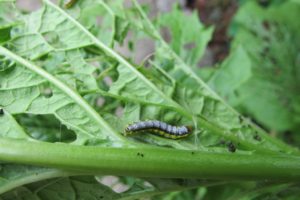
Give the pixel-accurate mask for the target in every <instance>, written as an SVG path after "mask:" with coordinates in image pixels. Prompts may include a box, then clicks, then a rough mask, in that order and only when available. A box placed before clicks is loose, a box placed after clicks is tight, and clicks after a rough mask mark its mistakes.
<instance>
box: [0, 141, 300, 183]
mask: <svg viewBox="0 0 300 200" xmlns="http://www.w3.org/2000/svg"><path fill="white" fill-rule="evenodd" d="M0 160H2V161H8V162H15V163H22V164H31V165H40V166H48V167H56V168H62V169H68V170H74V171H75V170H78V172H86V173H91V174H99V173H100V174H113V175H122V176H135V177H160V178H202V179H203V178H205V179H218V180H221V179H223V180H288V181H298V180H299V179H300V157H297V156H291V155H264V154H251V155H248V154H247V155H243V154H237V153H209V152H199V151H195V152H193V151H183V150H174V149H168V148H105V147H94V146H76V145H68V144H51V143H44V142H27V141H21V140H14V139H3V138H1V139H0Z"/></svg>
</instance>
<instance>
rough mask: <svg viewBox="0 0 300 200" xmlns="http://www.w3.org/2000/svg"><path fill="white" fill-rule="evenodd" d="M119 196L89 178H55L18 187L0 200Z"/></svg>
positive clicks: (113, 197) (106, 197)
mask: <svg viewBox="0 0 300 200" xmlns="http://www.w3.org/2000/svg"><path fill="white" fill-rule="evenodd" d="M118 197H120V195H118V194H117V193H115V192H114V191H112V190H111V189H110V188H108V187H106V186H104V185H101V184H100V183H99V182H97V181H96V180H95V178H93V177H91V176H78V177H70V178H56V179H50V180H47V181H40V182H36V183H32V184H28V185H26V186H23V187H19V188H17V189H15V190H13V191H11V192H8V193H6V194H4V195H2V196H1V198H2V199H16V200H19V199H28V200H29V199H41V200H47V199H49V200H50V199H51V200H62V199H70V200H72V199H74V198H76V199H118Z"/></svg>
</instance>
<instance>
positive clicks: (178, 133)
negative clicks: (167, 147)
mask: <svg viewBox="0 0 300 200" xmlns="http://www.w3.org/2000/svg"><path fill="white" fill-rule="evenodd" d="M141 131H147V132H149V133H153V134H156V135H159V136H162V137H165V138H170V139H179V138H183V137H187V136H189V135H190V134H191V131H192V128H191V127H190V126H172V125H170V124H167V123H165V122H161V121H157V120H149V121H141V122H135V123H133V124H129V125H128V126H127V127H126V128H125V135H131V134H133V133H136V132H141Z"/></svg>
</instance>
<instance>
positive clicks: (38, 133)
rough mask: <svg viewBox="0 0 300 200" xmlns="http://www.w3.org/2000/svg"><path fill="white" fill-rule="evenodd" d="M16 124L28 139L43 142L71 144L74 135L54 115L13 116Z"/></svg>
mask: <svg viewBox="0 0 300 200" xmlns="http://www.w3.org/2000/svg"><path fill="white" fill-rule="evenodd" d="M15 117H16V120H17V121H18V123H19V124H20V125H21V126H22V127H23V128H24V129H25V131H26V132H27V134H29V136H30V137H32V138H34V139H36V140H40V141H45V142H67V143H68V142H73V141H75V140H76V134H75V133H74V132H73V131H72V130H69V129H68V128H67V127H66V126H65V125H63V124H62V123H61V122H60V121H59V120H58V119H56V118H55V117H54V115H32V114H18V115H15Z"/></svg>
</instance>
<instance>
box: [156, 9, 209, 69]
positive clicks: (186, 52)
mask: <svg viewBox="0 0 300 200" xmlns="http://www.w3.org/2000/svg"><path fill="white" fill-rule="evenodd" d="M158 25H159V26H160V27H161V28H167V30H168V31H169V32H170V37H171V41H170V47H171V48H172V50H173V51H174V52H175V53H176V54H177V55H178V56H180V57H181V58H182V59H183V60H184V61H185V63H186V64H187V65H190V66H191V67H196V66H197V64H198V63H199V60H200V58H201V57H202V56H203V54H204V51H205V48H206V45H207V43H208V42H209V40H210V39H211V36H212V32H213V28H212V27H209V28H206V27H205V26H203V25H202V24H201V23H200V22H199V18H198V14H197V13H196V12H193V13H192V14H190V15H186V14H184V13H183V12H182V11H181V10H179V9H178V8H176V7H173V9H172V11H171V12H169V13H167V14H164V15H162V16H161V17H159V20H158Z"/></svg>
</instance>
